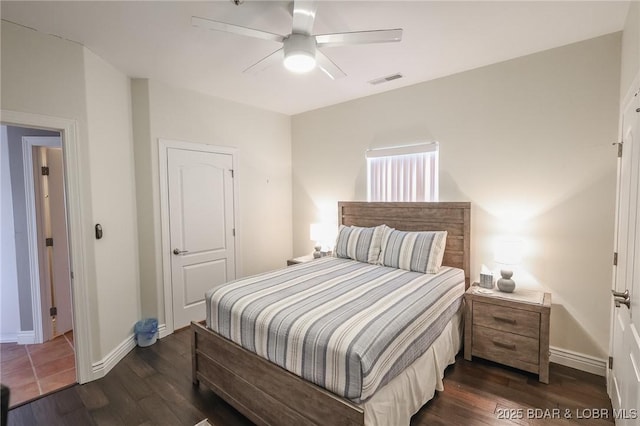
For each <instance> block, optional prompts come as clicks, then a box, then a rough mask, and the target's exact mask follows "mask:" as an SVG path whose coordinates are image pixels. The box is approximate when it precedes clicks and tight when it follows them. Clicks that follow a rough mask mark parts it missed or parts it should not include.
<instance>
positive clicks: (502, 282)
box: [498, 269, 516, 293]
mask: <svg viewBox="0 0 640 426" xmlns="http://www.w3.org/2000/svg"><path fill="white" fill-rule="evenodd" d="M500 275H501V276H502V278H500V279H498V289H499V290H500V291H502V292H503V293H513V290H515V289H516V282H515V281H513V280H512V279H511V277H512V276H513V271H508V270H505V269H501V270H500Z"/></svg>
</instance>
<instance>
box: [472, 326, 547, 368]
mask: <svg viewBox="0 0 640 426" xmlns="http://www.w3.org/2000/svg"><path fill="white" fill-rule="evenodd" d="M539 350H540V343H539V341H538V339H534V338H532V337H525V336H520V335H517V334H512V333H506V332H504V331H498V330H493V329H491V328H486V327H480V326H477V325H474V327H473V355H475V356H479V357H481V358H486V359H489V360H492V361H496V362H499V363H502V364H506V365H511V366H514V367H518V368H523V367H522V366H521V365H520V363H526V364H530V365H535V366H537V365H538V363H539V358H538V357H539Z"/></svg>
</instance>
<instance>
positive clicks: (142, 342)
mask: <svg viewBox="0 0 640 426" xmlns="http://www.w3.org/2000/svg"><path fill="white" fill-rule="evenodd" d="M133 331H134V332H135V335H136V341H137V342H138V346H141V347H143V348H144V347H146V346H151V345H153V344H154V343H155V342H156V338H157V337H158V320H157V319H155V318H147V319H143V320H140V321H138V322H137V323H136V325H135V326H134V327H133Z"/></svg>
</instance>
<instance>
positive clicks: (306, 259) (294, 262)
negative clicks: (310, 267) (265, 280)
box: [287, 254, 314, 266]
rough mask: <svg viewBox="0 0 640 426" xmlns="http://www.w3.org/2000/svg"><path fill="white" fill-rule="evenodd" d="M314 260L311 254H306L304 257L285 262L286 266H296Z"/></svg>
mask: <svg viewBox="0 0 640 426" xmlns="http://www.w3.org/2000/svg"><path fill="white" fill-rule="evenodd" d="M313 259H314V257H313V255H312V254H307V255H305V256H300V257H294V258H293V259H288V260H287V266H291V265H297V264H298V263H307V262H311V261H312V260H313Z"/></svg>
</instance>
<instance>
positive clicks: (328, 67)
mask: <svg viewBox="0 0 640 426" xmlns="http://www.w3.org/2000/svg"><path fill="white" fill-rule="evenodd" d="M316 63H317V64H318V67H320V69H321V70H322V71H324V72H325V74H327V75H328V76H329V77H331V79H332V80H337V79H339V78H343V77H346V76H347V75H346V74H345V73H344V71H342V70H341V69H340V67H339V66H337V65H336V64H334V63H333V61H332V60H331V59H329V58H328V57H327V55H325V54H324V53H322V52H321V51H319V50H316Z"/></svg>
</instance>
